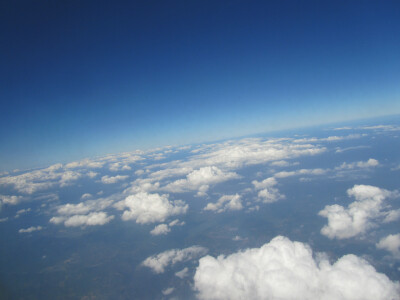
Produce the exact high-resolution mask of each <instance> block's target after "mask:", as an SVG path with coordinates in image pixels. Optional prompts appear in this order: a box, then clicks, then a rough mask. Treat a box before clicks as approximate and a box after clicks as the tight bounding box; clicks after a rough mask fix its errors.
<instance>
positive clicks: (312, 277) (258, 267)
mask: <svg viewBox="0 0 400 300" xmlns="http://www.w3.org/2000/svg"><path fill="white" fill-rule="evenodd" d="M322 257H323V256H321V257H320V259H317V260H316V259H314V258H313V255H312V250H311V249H310V247H309V246H308V245H306V244H303V243H301V242H292V241H290V240H289V239H288V238H286V237H282V236H278V237H276V238H274V239H273V240H271V242H269V243H267V244H265V245H263V246H262V247H260V248H253V249H247V250H245V251H243V252H238V253H234V254H232V255H229V256H227V257H225V256H222V255H221V256H218V257H217V258H214V257H211V256H206V257H203V258H201V259H200V261H199V266H198V268H197V270H196V274H195V276H194V288H195V290H196V291H197V292H198V294H197V295H198V297H199V298H200V299H281V300H283V299H332V300H333V299H360V300H361V299H363V300H368V299H373V300H378V299H399V297H400V286H399V283H394V282H392V281H390V280H389V278H388V277H386V275H384V274H381V273H378V272H377V271H376V270H375V269H374V268H373V267H372V266H371V265H370V264H369V263H368V262H367V261H365V260H363V259H361V258H359V257H357V256H355V255H345V256H343V257H341V258H340V259H339V260H338V261H336V262H335V263H334V264H330V263H329V261H328V260H327V259H325V258H322Z"/></svg>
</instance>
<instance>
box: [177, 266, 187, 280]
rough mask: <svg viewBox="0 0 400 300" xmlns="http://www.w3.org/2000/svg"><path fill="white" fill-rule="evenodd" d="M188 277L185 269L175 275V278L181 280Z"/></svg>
mask: <svg viewBox="0 0 400 300" xmlns="http://www.w3.org/2000/svg"><path fill="white" fill-rule="evenodd" d="M188 275H189V269H188V268H187V267H185V268H183V269H182V270H180V271H178V272H176V273H175V276H176V277H179V278H180V279H183V278H185V277H187V276H188Z"/></svg>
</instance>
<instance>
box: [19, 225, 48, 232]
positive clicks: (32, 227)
mask: <svg viewBox="0 0 400 300" xmlns="http://www.w3.org/2000/svg"><path fill="white" fill-rule="evenodd" d="M42 229H43V227H42V226H36V227H35V226H31V227H29V228H26V229H20V230H18V232H19V233H31V232H34V231H38V230H42Z"/></svg>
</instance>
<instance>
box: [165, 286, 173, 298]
mask: <svg viewBox="0 0 400 300" xmlns="http://www.w3.org/2000/svg"><path fill="white" fill-rule="evenodd" d="M174 290H175V288H173V287H169V288H166V289H165V290H163V291H162V294H163V295H164V296H168V295H170V294H172V292H173V291H174Z"/></svg>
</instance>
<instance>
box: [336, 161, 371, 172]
mask: <svg viewBox="0 0 400 300" xmlns="http://www.w3.org/2000/svg"><path fill="white" fill-rule="evenodd" d="M377 166H379V161H377V160H376V159H374V158H370V159H368V160H367V161H358V162H353V163H345V162H344V163H343V164H341V165H340V166H339V167H336V168H335V169H336V170H349V169H354V168H371V167H377Z"/></svg>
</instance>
